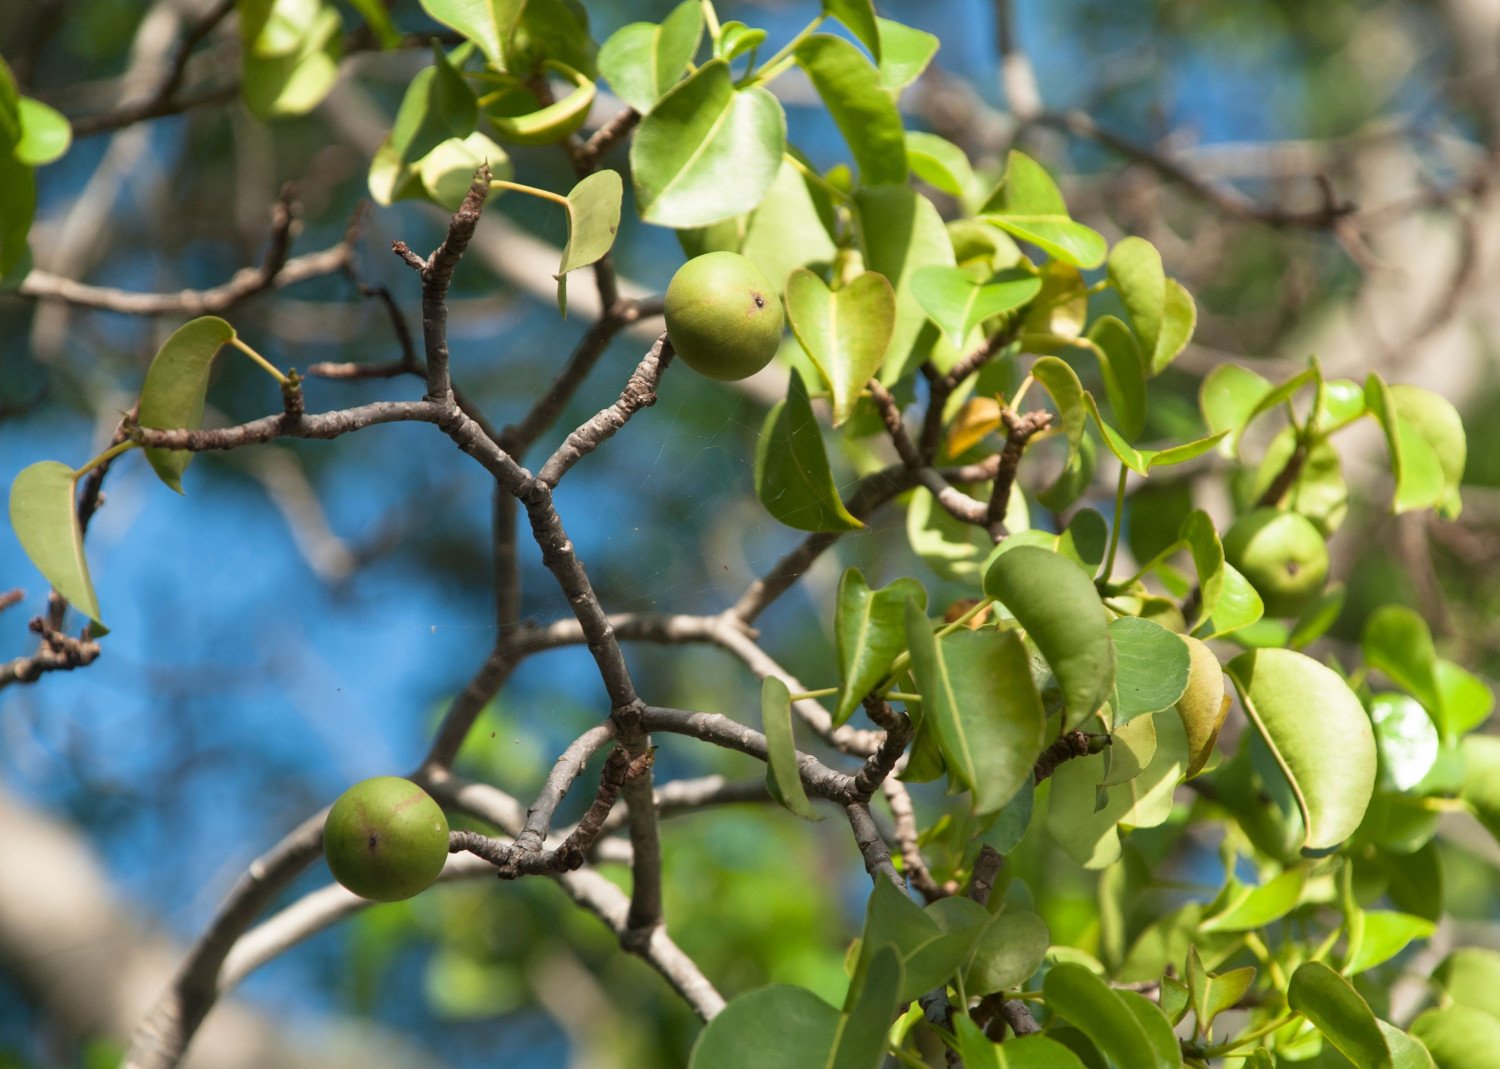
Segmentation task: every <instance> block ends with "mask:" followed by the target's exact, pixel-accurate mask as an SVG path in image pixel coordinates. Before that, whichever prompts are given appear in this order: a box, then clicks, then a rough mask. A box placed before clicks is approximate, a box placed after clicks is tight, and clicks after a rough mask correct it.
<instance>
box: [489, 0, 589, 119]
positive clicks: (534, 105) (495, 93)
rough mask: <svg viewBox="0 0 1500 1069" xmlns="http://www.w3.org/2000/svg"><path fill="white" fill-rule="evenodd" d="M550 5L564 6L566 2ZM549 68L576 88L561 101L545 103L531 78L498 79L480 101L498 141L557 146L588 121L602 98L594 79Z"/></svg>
mask: <svg viewBox="0 0 1500 1069" xmlns="http://www.w3.org/2000/svg"><path fill="white" fill-rule="evenodd" d="M546 2H547V3H548V4H561V3H562V2H563V0H546ZM528 10H530V9H528ZM552 10H556V9H552ZM545 68H546V69H548V70H552V71H555V72H556V73H557V74H558V75H560V76H561V77H562V78H563V79H564V80H566V81H568V82H570V83H571V84H572V86H573V88H572V89H570V90H569V91H568V92H567V94H566V95H565V96H563V97H561V98H559V99H555V100H552V99H550V98H545V99H544V98H543V97H542V96H538V95H537V93H536V91H535V90H534V89H533V88H532V85H531V80H530V78H527V77H523V76H520V75H510V74H504V75H498V76H496V77H495V88H494V89H492V90H491V91H490V92H488V93H485V94H484V96H482V97H480V98H479V104H480V107H481V108H482V109H483V111H484V114H485V117H486V118H488V119H489V122H490V126H491V127H492V128H493V129H494V131H495V135H496V136H497V137H499V138H501V139H502V140H504V141H510V142H513V143H515V144H518V145H555V144H557V143H558V142H559V141H562V140H563V139H564V138H566V137H567V136H568V135H569V134H573V133H576V132H577V131H578V130H580V129H581V128H582V127H583V124H584V123H585V122H586V121H587V120H588V116H589V110H590V109H591V108H592V107H593V105H594V97H595V96H596V95H597V94H598V86H596V85H595V84H594V80H593V77H592V76H591V75H589V74H585V73H584V72H583V71H580V70H578V69H577V68H575V67H570V66H568V65H567V64H565V63H559V62H555V61H552V60H548V61H547V63H546V64H545Z"/></svg>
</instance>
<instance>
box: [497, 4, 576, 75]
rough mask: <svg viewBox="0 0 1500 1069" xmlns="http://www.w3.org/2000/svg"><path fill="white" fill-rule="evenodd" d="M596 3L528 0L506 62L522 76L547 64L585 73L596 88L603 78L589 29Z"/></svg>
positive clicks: (555, 67) (556, 67)
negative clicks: (600, 75) (590, 16)
mask: <svg viewBox="0 0 1500 1069" xmlns="http://www.w3.org/2000/svg"><path fill="white" fill-rule="evenodd" d="M591 7H592V5H586V4H584V3H582V0H527V2H526V6H525V8H524V9H523V10H522V12H521V21H520V23H519V24H518V25H517V27H516V32H515V35H514V37H513V38H512V39H511V43H510V48H509V49H508V50H507V52H506V62H507V63H508V64H509V65H510V67H511V71H512V73H514V74H517V75H520V76H521V77H529V76H533V75H535V74H537V73H539V72H540V71H542V70H543V69H545V68H547V67H549V66H550V67H553V69H557V70H559V71H560V70H561V68H564V67H565V68H568V69H570V70H572V71H576V72H578V73H579V74H581V75H583V77H584V79H585V80H587V82H588V84H589V86H590V88H591V89H592V88H593V86H594V83H595V82H596V81H597V80H598V77H599V66H598V63H597V59H598V55H599V46H598V45H596V44H595V43H594V37H593V34H592V33H591V32H590V30H589V14H588V13H589V10H590V9H591Z"/></svg>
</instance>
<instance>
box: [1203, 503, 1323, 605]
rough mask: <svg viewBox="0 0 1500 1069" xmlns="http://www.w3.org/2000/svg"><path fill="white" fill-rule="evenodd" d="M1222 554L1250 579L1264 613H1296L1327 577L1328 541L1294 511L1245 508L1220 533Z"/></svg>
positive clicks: (1319, 588)
mask: <svg viewBox="0 0 1500 1069" xmlns="http://www.w3.org/2000/svg"><path fill="white" fill-rule="evenodd" d="M1224 559H1225V560H1227V561H1228V562H1229V563H1230V564H1232V565H1234V567H1235V569H1236V570H1237V571H1239V573H1240V574H1241V575H1243V576H1244V577H1245V578H1246V579H1248V580H1249V581H1250V585H1251V586H1253V587H1254V588H1255V591H1256V593H1258V594H1259V595H1260V597H1261V600H1262V601H1263V602H1265V605H1266V615H1267V616H1296V615H1297V614H1299V613H1300V612H1301V611H1302V610H1303V609H1305V608H1306V607H1307V606H1308V605H1309V604H1310V603H1311V602H1312V600H1313V599H1314V598H1316V597H1317V596H1318V595H1319V594H1320V593H1321V592H1322V590H1323V584H1324V583H1326V582H1327V581H1328V543H1326V542H1324V541H1323V535H1322V534H1321V533H1320V532H1319V531H1318V529H1317V527H1315V526H1313V522H1312V521H1311V520H1309V519H1308V518H1307V517H1306V516H1302V515H1299V514H1298V513H1295V512H1282V511H1281V510H1279V509H1273V508H1262V509H1256V510H1254V511H1253V512H1247V513H1246V514H1245V515H1243V516H1241V517H1240V518H1239V519H1237V520H1235V521H1234V523H1233V525H1232V526H1230V528H1229V530H1228V531H1227V532H1226V533H1225V535H1224Z"/></svg>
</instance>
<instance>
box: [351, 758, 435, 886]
mask: <svg viewBox="0 0 1500 1069" xmlns="http://www.w3.org/2000/svg"><path fill="white" fill-rule="evenodd" d="M323 854H324V856H325V857H326V858H327V859H328V868H329V871H331V872H332V873H333V878H334V879H336V880H338V882H339V883H341V884H343V885H344V886H345V887H347V888H348V889H349V890H351V891H353V892H354V893H355V894H357V895H359V896H360V897H361V898H369V899H373V900H374V901H376V902H397V901H400V900H401V899H403V898H410V897H411V896H412V895H415V894H418V893H420V892H422V891H425V890H426V889H427V888H428V887H430V886H432V882H433V881H434V880H436V879H437V877H438V873H439V872H441V871H442V870H443V862H444V860H446V859H447V857H448V818H447V817H445V816H444V815H443V811H442V810H441V809H439V808H438V804H437V803H436V802H434V801H433V800H432V797H431V796H430V795H428V793H427V792H426V791H424V790H423V789H422V788H421V787H418V786H417V785H416V784H415V783H413V782H412V781H411V780H408V779H402V778H400V777H399V776H376V777H375V778H374V779H367V780H362V781H361V782H359V783H356V784H355V785H354V786H352V787H350V788H349V789H348V790H347V791H345V792H344V793H343V794H341V795H339V798H338V801H336V802H334V803H333V807H332V808H331V809H329V811H328V819H327V820H326V821H325V822H324V824H323Z"/></svg>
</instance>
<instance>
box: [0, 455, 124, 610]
mask: <svg viewBox="0 0 1500 1069" xmlns="http://www.w3.org/2000/svg"><path fill="white" fill-rule="evenodd" d="M74 496H75V480H74V478H73V469H72V468H70V467H68V466H67V465H66V464H62V463H59V462H58V461H55V460H42V461H38V462H37V463H35V464H32V465H30V466H29V467H25V468H22V469H21V472H20V474H19V475H17V476H16V480H15V482H13V483H11V486H10V526H11V529H12V530H13V531H15V533H16V540H17V541H19V542H20V543H21V548H22V549H24V550H25V551H26V556H27V557H29V558H30V559H31V563H32V564H34V565H36V569H37V571H39V572H41V573H42V577H43V578H45V579H46V580H47V582H49V583H51V584H52V586H53V587H54V588H55V589H56V590H57V592H58V593H59V594H61V595H62V596H63V597H64V598H66V599H67V600H68V602H69V603H70V604H72V605H73V606H75V607H76V608H77V609H78V611H79V612H82V613H83V614H84V615H86V616H87V617H88V618H89V619H91V620H93V621H94V622H95V623H101V624H102V623H103V621H101V620H100V619H99V601H98V599H97V598H96V597H95V596H94V582H93V580H92V579H91V578H90V576H89V564H88V560H87V559H86V558H85V557H84V555H83V530H82V528H80V527H79V526H78V512H77V509H76V507H75V503H74Z"/></svg>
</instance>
